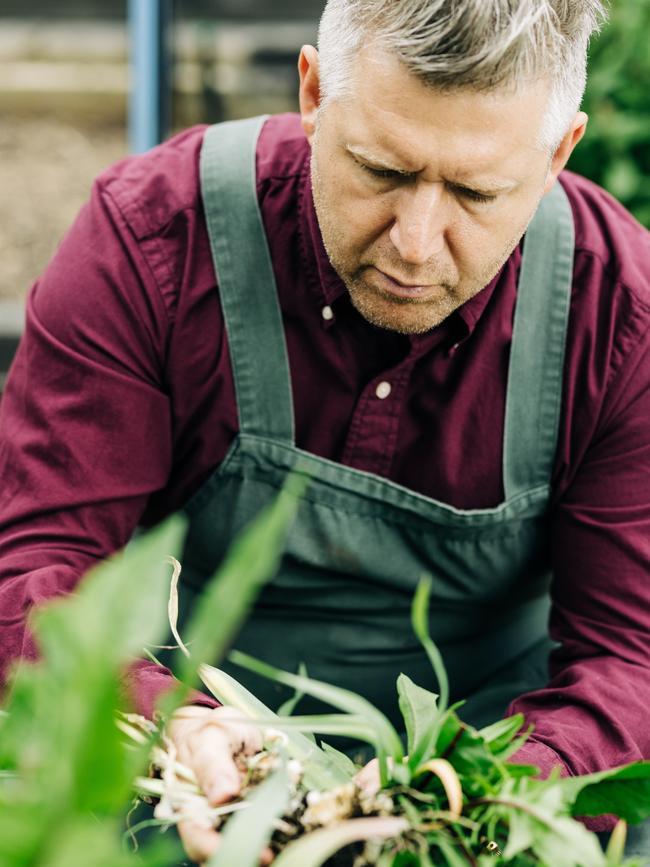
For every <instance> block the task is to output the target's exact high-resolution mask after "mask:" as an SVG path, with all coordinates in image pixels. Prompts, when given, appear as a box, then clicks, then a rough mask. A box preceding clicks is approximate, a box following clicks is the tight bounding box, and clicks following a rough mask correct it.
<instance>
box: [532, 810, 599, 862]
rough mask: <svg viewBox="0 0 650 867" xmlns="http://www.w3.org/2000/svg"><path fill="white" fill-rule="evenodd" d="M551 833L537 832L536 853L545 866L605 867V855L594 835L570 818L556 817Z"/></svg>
mask: <svg viewBox="0 0 650 867" xmlns="http://www.w3.org/2000/svg"><path fill="white" fill-rule="evenodd" d="M551 827H552V831H551V832H549V831H548V830H542V829H541V828H540V829H539V830H538V833H537V834H536V837H535V843H534V851H535V853H536V854H537V855H538V856H539V858H540V861H541V862H542V864H552V865H553V867H605V856H604V854H603V850H602V849H601V848H600V843H599V842H598V838H597V837H596V835H595V834H592V833H591V832H590V831H588V830H587V829H586V828H585V826H584V825H581V824H580V822H575V821H574V820H573V819H570V818H569V817H568V816H562V817H560V818H555V819H554V820H553V822H552V825H551Z"/></svg>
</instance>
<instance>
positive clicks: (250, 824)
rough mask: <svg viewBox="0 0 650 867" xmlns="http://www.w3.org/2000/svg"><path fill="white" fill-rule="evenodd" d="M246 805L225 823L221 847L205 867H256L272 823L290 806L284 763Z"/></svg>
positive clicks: (266, 842) (271, 830)
mask: <svg viewBox="0 0 650 867" xmlns="http://www.w3.org/2000/svg"><path fill="white" fill-rule="evenodd" d="M246 802H247V803H248V805H249V806H248V807H247V808H246V809H245V810H241V812H238V813H236V814H235V815H234V816H232V817H231V818H230V820H229V821H228V824H227V825H226V830H225V831H224V832H223V839H222V842H221V846H220V847H219V849H218V850H217V852H216V853H215V854H214V855H213V856H212V858H210V860H209V861H208V862H207V865H206V867H234V865H237V867H258V865H259V863H260V853H261V852H262V850H263V849H264V847H265V846H266V845H267V844H268V842H269V840H270V839H271V836H272V834H273V830H274V826H275V822H276V820H277V819H278V818H279V817H280V816H281V815H282V814H283V813H284V811H285V810H286V807H287V804H288V803H289V777H288V774H287V769H286V762H284V763H283V764H282V765H281V767H280V768H278V769H277V770H276V771H274V772H273V773H272V774H271V776H269V777H267V779H266V780H264V782H263V783H262V784H261V785H260V786H258V787H257V788H256V789H255V790H254V791H253V792H252V794H251V795H250V796H249V797H248V798H247V799H246Z"/></svg>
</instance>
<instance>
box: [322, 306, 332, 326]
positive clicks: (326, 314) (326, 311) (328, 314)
mask: <svg viewBox="0 0 650 867" xmlns="http://www.w3.org/2000/svg"><path fill="white" fill-rule="evenodd" d="M320 313H321V316H322V317H323V319H324V320H325V321H326V322H329V321H330V319H334V311H333V310H332V308H331V307H330V306H329V304H327V305H326V306H325V307H323V309H322V310H321V312H320Z"/></svg>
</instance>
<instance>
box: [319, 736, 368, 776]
mask: <svg viewBox="0 0 650 867" xmlns="http://www.w3.org/2000/svg"><path fill="white" fill-rule="evenodd" d="M320 746H321V749H322V750H323V752H324V753H326V755H327V757H328V759H329V760H330V762H331V763H332V764H333V765H334V767H336V768H338V769H339V771H340V772H341V774H344V775H345V776H346V777H348V778H352V777H353V776H354V775H355V774H356V773H357V771H358V770H359V768H358V767H357V765H355V763H354V762H353V761H352V759H351V758H350V757H349V756H346V754H345V753H342V752H341V751H340V750H337V749H334V747H332V746H330V744H328V743H326V742H325V741H321V743H320Z"/></svg>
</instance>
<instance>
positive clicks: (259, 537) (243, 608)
mask: <svg viewBox="0 0 650 867" xmlns="http://www.w3.org/2000/svg"><path fill="white" fill-rule="evenodd" d="M307 483H308V479H307V478H306V477H305V476H300V475H297V474H292V475H289V476H288V477H287V480H286V482H285V484H284V487H283V488H282V490H281V491H280V493H279V495H278V496H277V497H276V499H275V500H274V501H273V502H272V503H270V504H269V505H268V506H267V507H266V508H265V509H263V510H262V512H260V514H259V515H258V516H257V517H256V518H255V519H254V520H253V521H252V522H251V523H250V524H249V525H248V526H247V527H246V528H244V530H243V531H242V532H241V533H240V534H239V535H238V536H237V538H236V539H235V540H234V542H233V543H232V545H231V547H230V548H229V550H228V553H227V554H226V557H225V560H224V562H223V563H222V564H221V566H220V567H219V569H218V570H217V572H216V573H215V574H214V576H213V577H212V578H211V579H210V580H209V582H208V583H207V584H206V587H205V589H204V591H203V593H202V594H201V597H200V599H199V601H198V602H197V605H196V608H195V610H194V612H193V614H192V617H191V619H190V622H189V624H188V627H187V630H186V635H184V636H183V639H184V641H185V643H186V645H187V646H188V647H189V648H190V649H191V655H190V657H183V658H182V660H181V662H180V665H179V670H178V677H179V679H180V680H181V681H183V683H185V684H191V685H194V683H195V682H196V669H197V667H198V665H199V664H200V663H202V662H204V661H205V660H208V659H221V658H222V657H223V655H224V653H225V650H226V648H227V647H228V646H229V645H230V643H231V642H232V639H233V637H234V636H235V634H236V632H237V630H238V629H239V627H240V626H241V624H242V622H243V621H244V619H245V617H246V615H247V614H248V612H249V611H250V609H251V607H252V605H253V602H254V601H255V598H256V597H257V596H258V594H259V592H260V590H261V589H262V587H263V586H264V584H266V582H267V581H269V580H270V579H271V578H273V576H274V575H275V573H276V572H277V569H278V567H279V565H280V561H281V558H282V552H283V550H284V545H285V539H286V534H287V532H288V529H289V527H290V525H291V523H292V521H293V519H294V517H295V514H296V511H297V509H298V505H299V499H300V497H301V496H302V494H303V493H304V490H305V488H306V486H307ZM215 624H218V628H215ZM173 700H174V699H168V700H167V703H168V702H171V701H173ZM167 703H165V704H164V708H165V709H167Z"/></svg>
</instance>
